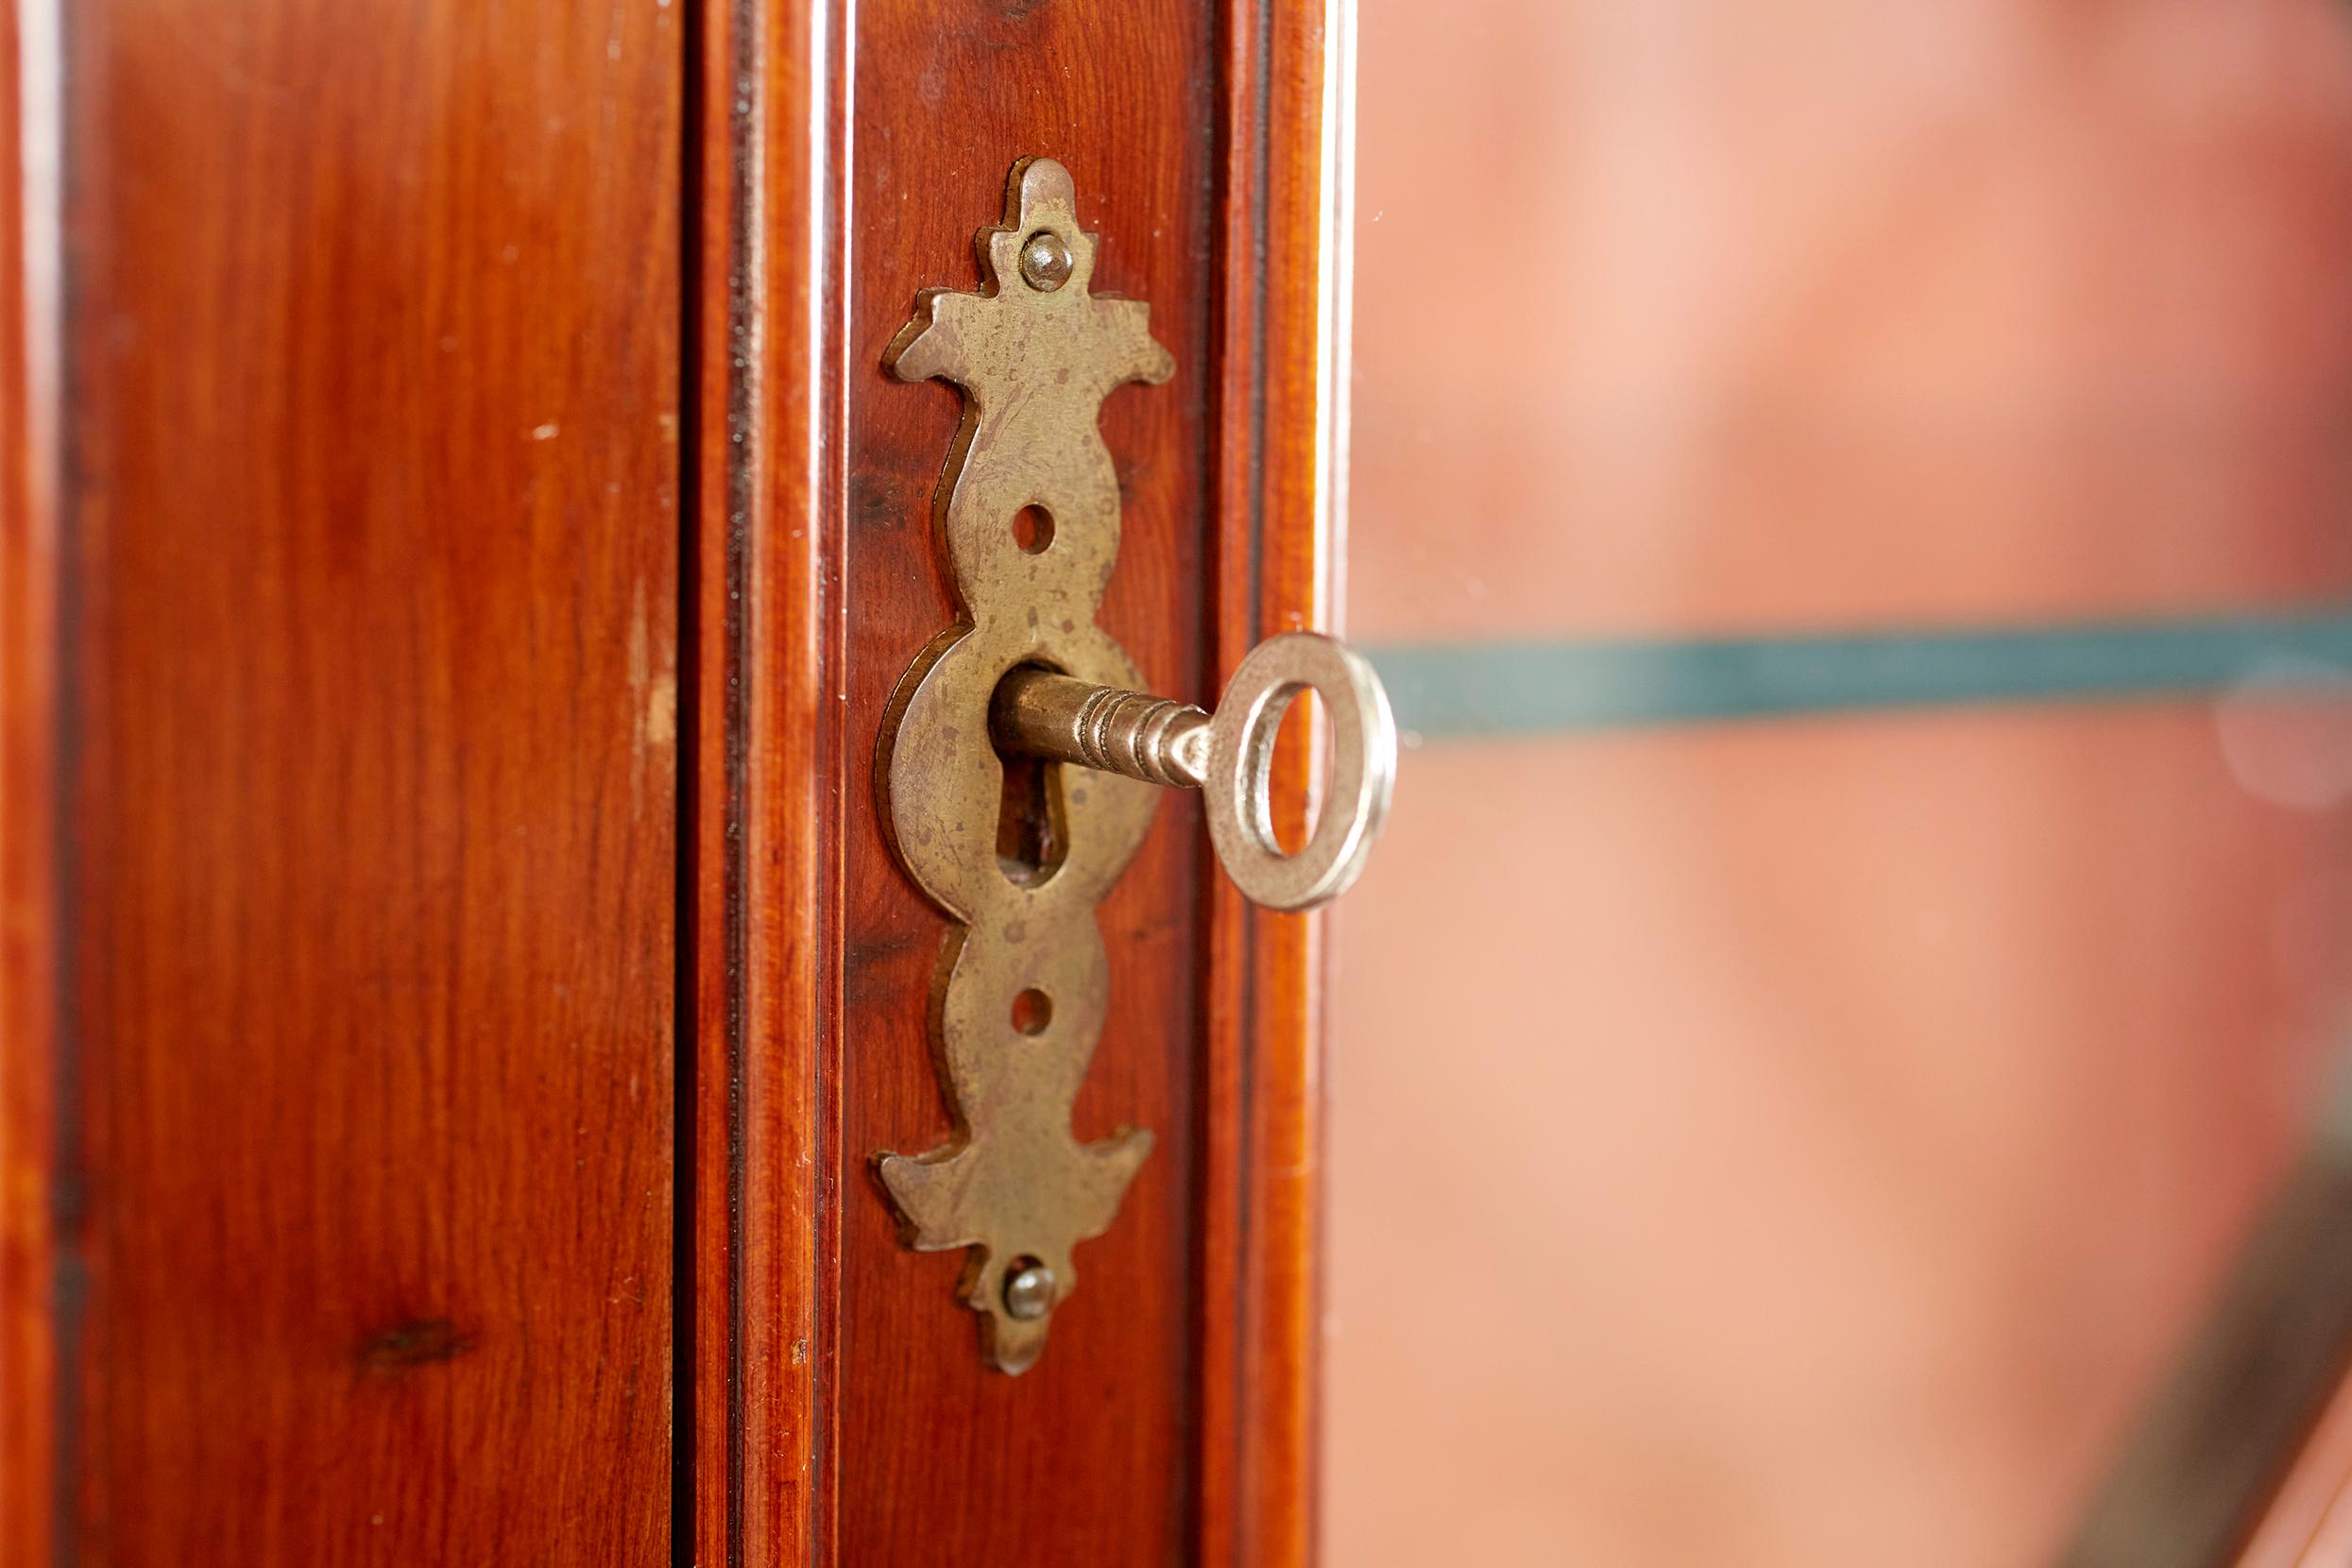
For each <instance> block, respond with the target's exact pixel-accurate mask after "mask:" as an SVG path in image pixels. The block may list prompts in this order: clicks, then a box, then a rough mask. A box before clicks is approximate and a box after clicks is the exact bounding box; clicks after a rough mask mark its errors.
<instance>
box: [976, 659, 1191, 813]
mask: <svg viewBox="0 0 2352 1568" xmlns="http://www.w3.org/2000/svg"><path fill="white" fill-rule="evenodd" d="M988 718H989V727H990V729H991V730H992V731H993V732H994V734H995V735H996V738H997V745H998V746H1000V747H1002V748H1003V749H1004V750H1006V751H1012V752H1024V753H1027V754H1028V755H1030V756H1031V757H1045V758H1051V759H1052V760H1054V761H1056V762H1076V763H1078V764H1079V765H1080V766H1082V767H1088V768H1099V769H1100V770H1101V771H1102V772H1104V773H1115V774H1117V775H1121V776H1122V777H1126V778H1139V779H1141V780H1143V781H1144V782H1145V783H1146V784H1164V785H1168V786H1172V787H1176V788H1182V789H1190V790H1197V789H1200V788H1201V787H1202V785H1204V784H1206V783H1207V782H1208V779H1209V716H1208V715H1207V714H1205V713H1203V712H1202V711H1201V710H1200V709H1199V708H1197V707H1193V706H1192V705H1191V704H1190V703H1180V702H1177V701H1175V700H1173V699H1172V698H1168V697H1153V696H1148V695H1146V694H1145V693H1143V692H1141V691H1121V690H1118V689H1117V688H1116V687H1111V686H1095V685H1092V684H1090V683H1089V682H1086V681H1082V680H1072V679H1071V678H1070V677H1069V676H1067V675H1057V674H1055V673H1053V672H1052V671H1050V670H1015V671H1014V672H1013V673H1011V674H1009V675H1007V676H1005V678H1004V680H1003V682H1002V684H1000V685H999V686H997V699H996V704H995V706H994V707H992V708H991V709H990V710H989V716H988Z"/></svg>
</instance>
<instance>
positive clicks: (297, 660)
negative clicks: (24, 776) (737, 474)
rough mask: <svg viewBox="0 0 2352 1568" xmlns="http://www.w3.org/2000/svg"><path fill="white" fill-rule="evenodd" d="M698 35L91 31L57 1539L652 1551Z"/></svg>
mask: <svg viewBox="0 0 2352 1568" xmlns="http://www.w3.org/2000/svg"><path fill="white" fill-rule="evenodd" d="M681 13H682V8H677V7H672V6H666V5H661V4H657V3H650V0H649V3H647V4H644V5H632V6H627V7H621V8H604V9H598V10H596V11H594V12H593V13H591V12H588V11H584V10H582V9H579V8H577V7H573V6H571V5H567V4H563V3H561V0H510V3H506V4H502V5H497V6H487V5H478V4H471V3H460V0H435V3H431V4H426V5H422V6H418V5H412V4H405V3H395V0H337V3H336V4H333V5H331V6H329V5H316V4H306V3H302V0H239V3H237V4H235V5H230V6H204V5H192V4H185V3H181V0H93V3H90V4H85V5H80V6H77V7H75V8H74V9H73V17H72V21H73V26H72V29H71V37H70V41H69V42H70V49H71V60H70V74H69V77H68V86H69V90H70V101H71V103H72V106H73V108H72V137H71V140H70V144H69V145H70V148H71V153H72V165H71V178H70V181H69V184H70V188H71V192H72V197H73V207H72V211H71V213H70V220H71V225H72V237H73V247H72V256H71V260H72V274H71V305H72V309H71V315H70V323H69V332H70V337H69V340H68V358H69V366H70V372H69V374H70V383H71V387H72V393H73V401H72V403H71V415H72V425H73V432H74V440H75V442H76V450H75V452H74V457H75V464H74V470H73V471H74V482H73V486H72V492H71V498H70V499H71V505H72V517H73V526H72V529H71V533H70V556H71V558H70V560H69V563H68V565H69V572H68V581H69V583H70V584H71V588H70V600H69V605H68V608H69V618H68V619H69V627H68V632H67V639H66V657H67V660H68V664H67V675H66V685H65V700H66V702H67V704H68V705H69V713H68V716H67V724H68V734H69V736H70V737H71V741H72V744H71V748H70V756H69V766H70V784H69V793H68V797H67V798H68V803H69V814H70V820H71V823H72V840H71V848H70V861H69V863H68V865H67V867H66V868H65V876H66V886H67V889H68V899H69V905H70V907H69V910H68V914H67V919H66V924H65V930H66V935H67V945H68V951H67V953H66V955H65V959H66V963H67V964H68V975H69V984H68V991H67V995H68V1004H67V1005H68V1013H67V1017H66V1023H65V1030H64V1033H65V1037H66V1040H67V1048H66V1063H65V1073H66V1076H65V1080H64V1082H65V1104H66V1107H67V1116H66V1119H65V1121H64V1122H63V1124H62V1128H61V1139H62V1142H63V1144H64V1149H63V1152H62V1158H63V1161H64V1176H65V1179H66V1181H67V1182H68V1183H69V1184H70V1189H71V1194H72V1197H73V1200H74V1207H73V1210H72V1214H71V1218H70V1222H69V1229H68V1232H67V1234H66V1236H65V1247H64V1253H65V1255H64V1257H63V1259H62V1263H61V1267H62V1269H63V1270H64V1284H65V1287H66V1288H65V1296H66V1299H67V1300H69V1301H74V1302H77V1303H78V1305H77V1307H76V1309H75V1312H74V1315H73V1316H72V1318H71V1319H70V1320H69V1321H68V1323H67V1325H66V1328H67V1332H66V1334H65V1336H64V1338H65V1342H66V1344H67V1347H68V1355H67V1356H66V1360H65V1365H64V1372H63V1380H64V1386H63V1391H62V1395H61V1406H60V1441H61V1443H62V1444H63V1445H64V1448H65V1452H66V1456H67V1458H68V1461H69V1464H70V1474H71V1480H70V1485H71V1488H72V1506H71V1530H72V1538H73V1539H72V1541H71V1542H70V1545H71V1547H72V1548H73V1549H74V1551H75V1552H76V1553H77V1556H76V1560H78V1561H83V1562H88V1563H93V1564H96V1563H105V1564H110V1565H116V1564H119V1565H127V1568H128V1565H138V1564H149V1563H154V1564H185V1563H209V1562H219V1563H224V1564H226V1563H305V1564H328V1563H335V1564H341V1563H363V1562H372V1563H386V1564H391V1563H401V1564H416V1563H444V1562H446V1563H460V1562H469V1563H492V1562H495V1563H522V1562H532V1563H563V1562H579V1563H595V1564H609V1563H616V1562H647V1561H654V1560H657V1559H660V1558H661V1557H663V1556H664V1555H665V1554H666V1552H667V1548H668V1543H669V1536H670V1491H671V1489H670V1463H671V1440H670V1426H671V1419H670V1418H671V1412H670V1388H671V1363H670V1353H671V1286H672V1275H671V1258H672V1244H671V1236H672V1230H671V1227H672V1209H671V1180H672V1137H673V1069H674V1063H673V980H674V972H673V907H674V900H675V892H676V876H677V862H676V859H675V856H676V781H675V760H674V758H675V747H674V739H673V734H674V727H675V726H674V701H675V684H674V683H675V659H676V642H677V618H678V567H679V561H678V538H679V521H678V511H677V507H678V497H677V493H676V490H677V470H678V459H677V439H678V433H677V421H678V415H679V413H680V401H679V366H680V362H681V341H680V334H679V321H680V302H681V295H680V276H679V264H678V258H679V252H680V246H679V245H678V244H677V243H676V241H675V238H674V236H677V235H679V234H681V233H682V231H683V230H682V224H683V214H682V210H681V204H680V178H679V171H680V169H681V167H682V161H683V160H682V147H681V144H680V140H679V137H680V128H681V110H680V99H681V88H682V83H683V81H684V77H685V71H684V60H683V54H682V48H681V33H682V31H683V18H682V14H681Z"/></svg>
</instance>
